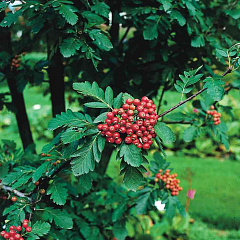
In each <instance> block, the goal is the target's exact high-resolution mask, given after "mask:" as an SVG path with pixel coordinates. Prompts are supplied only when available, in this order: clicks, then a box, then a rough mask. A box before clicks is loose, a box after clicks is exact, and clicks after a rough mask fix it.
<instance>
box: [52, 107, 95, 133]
mask: <svg viewBox="0 0 240 240" xmlns="http://www.w3.org/2000/svg"><path fill="white" fill-rule="evenodd" d="M89 125H92V124H91V123H90V122H89V121H87V120H86V117H85V116H84V115H83V114H82V113H78V112H73V111H72V110H70V109H68V110H67V112H66V113H65V112H62V113H61V115H59V114H57V115H56V117H55V118H53V119H52V120H51V121H50V122H49V124H48V129H49V130H55V129H57V128H59V127H66V126H69V127H70V126H72V127H84V126H89Z"/></svg>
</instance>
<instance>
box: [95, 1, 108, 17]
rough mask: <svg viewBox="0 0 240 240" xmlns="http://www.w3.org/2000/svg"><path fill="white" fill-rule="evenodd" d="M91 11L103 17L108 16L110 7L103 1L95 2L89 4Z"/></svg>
mask: <svg viewBox="0 0 240 240" xmlns="http://www.w3.org/2000/svg"><path fill="white" fill-rule="evenodd" d="M91 9H92V11H94V12H95V13H97V14H98V15H101V16H103V17H105V18H108V17H109V16H108V15H109V13H110V7H109V6H108V5H107V4H106V3H104V2H97V3H95V4H94V5H93V6H91Z"/></svg>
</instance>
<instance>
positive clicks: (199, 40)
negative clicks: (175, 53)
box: [191, 35, 205, 47]
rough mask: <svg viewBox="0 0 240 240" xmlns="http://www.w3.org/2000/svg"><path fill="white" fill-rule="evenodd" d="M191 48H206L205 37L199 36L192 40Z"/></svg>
mask: <svg viewBox="0 0 240 240" xmlns="http://www.w3.org/2000/svg"><path fill="white" fill-rule="evenodd" d="M191 46H192V47H204V46H205V40H204V36H203V35H199V36H196V37H194V38H192V40H191Z"/></svg>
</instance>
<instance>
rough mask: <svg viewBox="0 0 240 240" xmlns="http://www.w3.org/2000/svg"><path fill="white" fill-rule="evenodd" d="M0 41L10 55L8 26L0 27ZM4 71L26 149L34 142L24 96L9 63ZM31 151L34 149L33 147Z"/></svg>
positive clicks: (2, 47) (0, 18)
mask: <svg viewBox="0 0 240 240" xmlns="http://www.w3.org/2000/svg"><path fill="white" fill-rule="evenodd" d="M4 17H5V13H4V12H1V13H0V21H2V19H3V18H4ZM0 42H1V45H0V51H6V52H8V53H9V54H10V55H12V46H11V32H10V30H9V28H1V27H0ZM4 73H5V75H6V78H7V83H8V86H9V90H10V93H11V96H12V104H13V106H14V108H15V109H16V111H15V116H16V119H17V124H18V129H19V133H20V137H21V140H22V144H23V148H24V149H26V148H27V147H28V146H30V145H32V146H34V142H33V138H32V132H31V129H30V124H29V121H28V116H27V112H26V107H25V102H24V97H23V94H22V93H20V92H19V91H18V90H17V81H16V78H15V76H14V74H13V73H12V72H11V70H10V63H9V66H8V67H6V69H4ZM33 151H35V148H34V147H33Z"/></svg>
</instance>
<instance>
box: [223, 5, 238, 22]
mask: <svg viewBox="0 0 240 240" xmlns="http://www.w3.org/2000/svg"><path fill="white" fill-rule="evenodd" d="M225 13H226V14H227V15H229V16H230V17H232V18H233V19H235V20H237V19H239V18H240V11H239V9H237V8H235V9H232V10H226V11H225Z"/></svg>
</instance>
